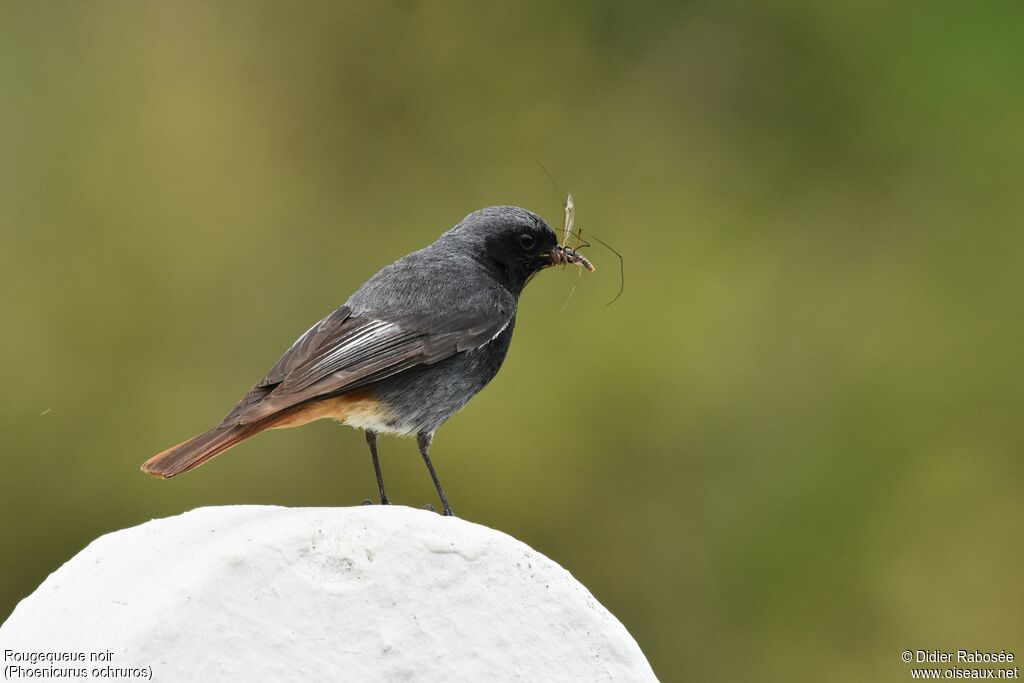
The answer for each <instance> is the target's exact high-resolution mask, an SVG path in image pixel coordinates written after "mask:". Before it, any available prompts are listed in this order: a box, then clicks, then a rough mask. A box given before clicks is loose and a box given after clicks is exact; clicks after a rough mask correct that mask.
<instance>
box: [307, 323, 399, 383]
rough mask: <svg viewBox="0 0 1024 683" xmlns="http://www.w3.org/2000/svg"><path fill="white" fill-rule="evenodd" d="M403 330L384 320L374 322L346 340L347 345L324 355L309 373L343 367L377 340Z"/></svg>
mask: <svg viewBox="0 0 1024 683" xmlns="http://www.w3.org/2000/svg"><path fill="white" fill-rule="evenodd" d="M400 330H401V328H400V327H399V326H398V325H396V324H395V323H389V322H385V321H383V320H374V321H373V322H371V323H369V324H367V325H366V326H365V327H363V328H362V329H361V330H359V332H358V333H357V334H354V335H352V336H351V337H349V338H348V339H346V340H345V343H344V344H342V345H341V346H339V347H338V348H336V349H334V350H332V351H331V352H330V353H328V354H326V355H324V356H323V357H322V358H321V359H320V360H318V361H317V362H316V364H315V365H314V366H313V367H312V368H310V370H309V371H308V372H310V373H316V372H319V371H321V370H324V369H325V368H327V367H329V366H331V365H341V364H343V363H344V362H345V361H346V360H347V359H348V358H350V357H352V356H355V355H357V354H358V353H359V352H360V351H361V349H363V348H364V347H365V346H366V345H369V344H373V343H374V342H376V341H377V340H379V339H381V338H384V337H388V336H392V335H393V334H394V333H395V332H396V331H400Z"/></svg>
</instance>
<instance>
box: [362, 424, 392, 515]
mask: <svg viewBox="0 0 1024 683" xmlns="http://www.w3.org/2000/svg"><path fill="white" fill-rule="evenodd" d="M366 445H368V446H369V447H370V457H371V458H373V471H374V472H376V473H377V488H378V489H379V490H380V504H381V505H391V501H390V500H388V494H386V493H384V477H383V476H382V475H381V473H380V460H379V459H378V458H377V432H374V431H372V430H369V429H367V430H366Z"/></svg>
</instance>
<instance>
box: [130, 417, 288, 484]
mask: <svg viewBox="0 0 1024 683" xmlns="http://www.w3.org/2000/svg"><path fill="white" fill-rule="evenodd" d="M267 427H268V425H267V423H266V422H257V423H255V424H248V425H234V426H218V427H214V428H213V429H211V430H210V431H208V432H205V433H203V434H200V435H199V436H196V437H193V438H191V439H189V440H188V441H186V442H184V443H180V444H178V445H177V446H173V447H171V448H168V449H167V450H166V451H164V452H162V453H157V454H156V455H154V456H153V457H152V458H150V459H149V460H147V461H146V462H145V463H143V465H142V471H143V472H145V473H146V474H152V475H154V476H157V477H164V478H167V477H173V476H174V475H176V474H181V473H182V472H188V471H189V470H191V469H194V468H196V467H199V466H200V465H202V464H203V463H204V462H206V461H207V460H209V459H210V458H212V457H214V456H216V455H218V454H220V453H223V452H224V451H226V450H227V449H229V448H231V447H232V446H234V445H235V444H237V443H240V442H242V441H245V440H246V439H248V438H249V437H250V436H253V435H254V434H257V433H259V432H262V431H263V430H264V429H266V428H267Z"/></svg>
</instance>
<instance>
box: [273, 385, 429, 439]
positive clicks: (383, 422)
mask: <svg viewBox="0 0 1024 683" xmlns="http://www.w3.org/2000/svg"><path fill="white" fill-rule="evenodd" d="M323 419H331V420H338V421H340V422H344V423H345V424H347V425H349V426H351V427H357V428H359V429H371V430H373V431H375V432H393V433H412V432H413V431H415V430H411V431H408V432H403V431H402V430H401V429H399V427H400V421H399V420H398V419H397V416H396V415H395V414H394V411H392V410H391V409H390V408H389V407H388V406H387V405H386V404H385V403H383V402H382V401H380V400H378V399H377V398H376V397H374V396H373V395H372V394H371V393H370V392H368V391H359V392H355V393H352V394H343V395H341V396H334V397H331V398H322V399H318V400H314V401H310V402H309V403H306V404H305V405H303V406H301V407H300V408H298V409H296V410H294V411H291V412H289V413H287V414H286V415H283V416H282V417H281V419H279V420H276V421H275V422H274V424H273V425H272V426H271V427H270V428H271V429H285V428H288V427H299V426H301V425H304V424H308V423H310V422H313V421H314V420H323Z"/></svg>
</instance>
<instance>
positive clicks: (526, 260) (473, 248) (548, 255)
mask: <svg viewBox="0 0 1024 683" xmlns="http://www.w3.org/2000/svg"><path fill="white" fill-rule="evenodd" d="M437 244H438V245H442V244H443V245H445V247H455V248H457V249H459V250H460V251H462V252H463V253H467V254H472V255H474V256H475V257H477V258H478V259H481V260H483V261H484V263H485V265H486V266H487V267H488V269H489V270H490V271H491V272H493V273H495V275H496V276H498V277H499V278H500V279H501V280H502V281H503V282H504V283H505V284H506V285H507V286H508V287H509V288H510V289H511V290H512V291H513V292H515V293H516V294H518V293H519V292H520V291H522V289H523V287H525V286H526V283H527V282H528V281H529V280H530V278H531V277H533V276H534V275H535V274H536V273H537V272H538V271H540V270H542V269H544V268H547V267H548V266H552V265H555V264H556V263H577V264H580V265H583V262H582V261H581V260H577V258H579V257H575V252H573V251H572V250H571V249H563V248H562V247H561V246H559V244H558V237H557V236H556V235H555V231H554V230H552V229H551V227H550V226H548V224H547V223H545V222H544V219H543V218H541V217H540V216H538V215H537V214H535V213H533V212H532V211H527V210H526V209H521V208H519V207H518V206H489V207H487V208H486V209H480V210H479V211H474V212H473V213H471V214H469V215H468V216H466V217H465V218H463V219H462V222H460V223H459V224H458V225H456V226H455V227H454V228H452V229H451V230H449V231H448V232H446V233H445V234H444V235H442V236H441V237H440V239H438V241H437ZM588 265H589V264H588Z"/></svg>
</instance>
